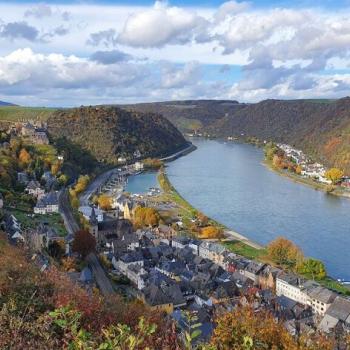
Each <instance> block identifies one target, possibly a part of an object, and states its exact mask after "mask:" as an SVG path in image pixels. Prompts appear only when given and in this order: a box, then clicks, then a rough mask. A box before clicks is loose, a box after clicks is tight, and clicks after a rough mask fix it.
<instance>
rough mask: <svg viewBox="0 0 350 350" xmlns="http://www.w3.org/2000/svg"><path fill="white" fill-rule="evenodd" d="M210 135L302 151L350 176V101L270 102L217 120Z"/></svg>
mask: <svg viewBox="0 0 350 350" xmlns="http://www.w3.org/2000/svg"><path fill="white" fill-rule="evenodd" d="M205 130H206V132H207V133H209V134H210V135H215V136H218V137H227V136H241V135H242V134H244V136H245V137H257V138H258V139H260V140H273V141H278V142H285V143H288V144H290V145H294V146H295V147H298V148H301V149H303V150H304V151H306V152H307V153H308V154H310V155H312V156H314V157H315V158H316V159H319V160H321V161H322V162H324V163H325V164H326V165H328V166H336V167H340V168H342V169H344V170H345V171H346V172H347V173H349V174H350V98H348V97H347V98H342V99H339V100H336V101H322V100H299V101H298V100H294V101H281V100H266V101H262V102H260V103H256V104H251V105H246V106H244V108H242V109H241V110H239V111H236V112H235V113H232V114H230V115H227V116H225V117H224V118H220V119H218V120H216V121H215V122H214V123H211V124H210V125H208V126H207V127H206V129H205Z"/></svg>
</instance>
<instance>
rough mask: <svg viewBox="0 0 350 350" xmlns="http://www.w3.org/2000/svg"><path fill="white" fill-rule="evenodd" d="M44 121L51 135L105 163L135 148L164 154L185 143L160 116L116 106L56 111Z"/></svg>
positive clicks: (130, 152)
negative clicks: (68, 142)
mask: <svg viewBox="0 0 350 350" xmlns="http://www.w3.org/2000/svg"><path fill="white" fill-rule="evenodd" d="M47 122H48V131H49V133H50V135H51V137H53V138H54V139H57V138H62V137H64V138H66V139H67V140H69V141H70V142H72V143H74V144H76V145H79V146H80V147H81V148H83V149H84V150H86V151H89V153H91V155H92V156H94V157H95V158H96V159H97V160H99V161H101V162H106V163H115V162H116V161H117V159H118V157H121V156H122V157H126V158H128V157H132V156H133V154H134V152H136V153H138V152H137V151H139V152H140V153H141V156H142V157H149V156H164V155H167V154H169V153H171V152H174V151H177V150H179V149H181V148H183V147H185V146H186V144H187V142H186V140H185V138H184V137H183V136H182V134H181V133H180V132H179V131H178V130H177V129H176V128H175V127H174V126H173V125H172V124H171V123H170V122H169V121H168V120H166V119H165V118H163V117H162V116H160V115H157V114H154V113H140V112H130V111H127V110H123V109H120V108H118V107H103V106H99V107H80V108H74V109H66V110H58V111H56V112H54V113H52V115H51V116H50V117H49V118H48V121H47Z"/></svg>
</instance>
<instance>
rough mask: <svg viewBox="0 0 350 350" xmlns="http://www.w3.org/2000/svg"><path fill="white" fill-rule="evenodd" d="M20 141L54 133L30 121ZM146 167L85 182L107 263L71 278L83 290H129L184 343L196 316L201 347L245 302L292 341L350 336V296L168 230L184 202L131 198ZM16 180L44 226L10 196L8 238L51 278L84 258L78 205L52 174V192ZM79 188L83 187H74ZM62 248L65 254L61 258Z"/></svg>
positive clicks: (310, 170)
mask: <svg viewBox="0 0 350 350" xmlns="http://www.w3.org/2000/svg"><path fill="white" fill-rule="evenodd" d="M10 132H13V130H12V131H10ZM17 133H19V134H17ZM37 133H39V134H40V137H38V135H37ZM16 135H21V137H22V136H23V137H25V138H29V139H30V140H31V142H33V143H37V142H39V144H42V143H44V144H48V143H49V141H48V138H47V136H46V131H45V128H43V127H40V129H37V128H35V127H33V126H32V125H31V124H29V123H28V124H24V125H23V127H22V129H21V131H20V132H18V130H17V131H16ZM2 147H3V148H7V147H9V145H8V144H2ZM278 147H280V148H281V149H283V151H284V152H286V154H287V155H288V156H289V157H292V158H293V159H295V161H296V163H297V164H300V165H303V166H304V169H305V170H304V175H305V176H311V175H310V174H312V176H316V174H317V176H318V178H319V180H320V181H326V180H323V179H324V177H323V174H324V169H323V167H322V166H321V165H319V164H316V165H315V164H313V165H310V166H309V165H307V164H308V161H307V159H306V157H305V156H304V155H303V153H302V152H301V151H298V150H295V149H292V148H290V147H289V146H287V145H278ZM135 158H139V155H138V156H137V157H135ZM57 160H58V161H59V162H64V157H63V156H58V157H57ZM121 162H122V163H124V162H125V160H124V159H123V160H121ZM143 170H144V163H143V162H142V161H139V160H138V161H135V162H134V163H131V164H130V165H125V164H124V165H123V164H121V165H120V166H119V167H118V168H116V169H112V170H109V171H107V172H106V173H104V174H102V175H100V176H98V177H97V178H96V179H94V180H93V181H92V182H90V183H89V184H88V182H89V181H88V180H86V183H85V186H84V188H83V190H82V191H81V192H80V193H79V206H78V208H76V214H77V215H79V216H80V218H81V219H82V220H83V226H84V227H85V228H86V232H87V233H89V234H90V235H91V236H92V237H94V242H95V245H94V247H93V248H92V249H91V251H89V252H88V253H94V251H95V252H96V255H95V257H96V256H97V257H98V260H97V259H96V261H97V262H94V263H92V260H88V261H89V263H88V264H85V265H84V267H83V268H82V269H81V270H80V271H79V269H78V270H77V269H73V271H69V272H67V275H68V276H69V277H70V279H71V280H72V281H73V282H74V283H76V284H78V285H79V286H81V287H83V288H85V289H86V290H88V291H92V289H93V288H94V287H95V286H96V287H99V288H100V290H101V292H102V294H104V295H105V296H108V295H110V293H115V292H118V293H122V294H123V295H124V296H125V297H126V298H128V299H138V300H140V301H142V302H143V303H144V304H146V305H147V306H148V307H149V308H150V309H152V310H155V311H157V312H164V313H165V314H167V315H168V316H167V317H170V318H171V319H172V320H174V321H175V322H176V324H177V326H178V327H179V329H180V336H181V337H184V336H185V332H186V331H187V330H188V329H187V327H188V324H187V322H186V316H185V315H186V314H185V313H184V311H188V312H191V313H195V314H196V315H197V317H198V324H199V330H200V335H199V336H198V337H196V339H193V343H194V344H196V343H199V342H205V341H208V340H209V339H210V337H211V335H212V333H213V330H214V328H215V321H214V320H215V317H216V316H217V315H220V314H223V313H225V312H228V311H230V310H233V309H235V308H236V307H238V306H245V305H250V306H251V307H253V308H254V310H255V312H259V310H268V311H269V312H271V313H272V315H273V316H274V317H275V319H276V320H279V321H281V322H283V323H284V325H285V327H286V329H287V330H288V331H289V332H290V334H292V335H293V336H294V335H298V334H299V333H301V332H303V333H306V334H314V333H316V332H323V333H325V334H327V333H332V332H334V331H335V330H337V332H340V333H346V332H349V331H350V299H349V298H347V297H346V296H344V295H340V294H339V293H337V292H336V291H333V290H329V289H327V288H325V287H323V286H321V285H320V284H319V283H317V282H316V281H314V280H308V279H306V278H303V277H301V276H299V275H297V274H295V273H292V272H289V271H284V270H283V269H281V268H278V267H275V266H272V265H270V264H267V263H263V262H259V261H255V260H253V259H248V258H246V257H244V256H241V255H239V254H236V253H234V252H232V251H230V250H229V249H227V248H226V247H225V246H224V245H222V244H221V243H220V239H219V240H218V239H199V238H196V237H193V236H190V235H186V234H184V230H182V229H181V228H182V227H183V221H182V218H181V217H176V218H175V219H174V220H173V223H172V224H171V223H169V222H168V223H165V222H163V223H162V222H161V221H160V220H159V218H158V217H157V213H160V212H161V211H162V210H164V208H166V209H169V208H172V207H174V206H176V204H174V203H171V202H169V203H164V202H163V201H157V198H158V197H159V196H160V195H161V193H162V191H161V190H160V189H158V188H151V189H149V191H148V193H146V194H140V193H138V194H137V193H134V194H128V193H125V191H124V189H125V184H126V182H127V179H128V176H130V175H135V174H139V173H140V172H142V171H143ZM17 176H18V181H19V182H20V183H22V184H23V186H24V193H25V194H27V195H29V196H31V197H32V198H33V199H34V200H35V201H36V204H35V205H34V208H33V214H32V216H33V217H34V216H36V217H38V216H39V217H42V218H43V219H42V220H39V222H38V224H37V226H35V227H31V228H28V227H24V225H23V224H22V223H21V221H20V220H19V219H18V218H17V217H16V216H15V215H14V214H12V213H11V210H6V207H7V205H6V198H4V196H2V197H1V201H0V204H1V207H2V208H5V215H4V220H3V227H4V229H5V232H6V233H7V237H8V239H9V241H10V242H11V243H13V244H16V245H24V246H26V247H28V248H29V249H30V251H31V252H32V256H33V259H35V260H36V261H37V263H38V264H39V267H40V269H41V270H42V271H44V270H47V269H50V264H51V263H50V261H51V258H52V257H55V256H57V255H59V254H60V255H61V256H63V257H64V259H69V258H72V259H77V260H79V259H80V258H81V254H82V253H81V252H80V253H79V252H77V251H76V250H74V249H72V247H73V245H74V241H77V237H75V236H76V233H77V231H78V230H79V225H78V224H77V223H76V222H75V219H74V218H72V217H71V215H70V213H69V211H70V210H71V209H68V211H67V208H69V206H70V204H69V203H67V200H66V194H67V191H66V189H65V188H64V186H61V187H60V188H58V189H57V190H55V188H57V186H55V184H57V181H58V180H57V177H56V176H55V174H53V173H52V171H46V172H44V173H43V175H42V177H43V179H44V180H45V181H43V182H42V183H44V184H45V185H44V186H43V185H42V183H40V181H38V180H37V179H36V178H33V177H32V178H30V176H29V175H28V174H27V173H25V172H19V173H18V174H17ZM79 184H80V180H78V182H76V183H75V185H73V186H72V188H75V189H76V188H77V187H78V185H79ZM74 186H75V187H74ZM101 198H105V199H108V203H107V205H106V204H105V205H103V204H102V201H100V199H101ZM103 206H104V208H102V207H103ZM140 208H144V209H151V210H153V211H151V213H152V214H153V215H154V216H155V221H153V222H152V223H151V222H146V221H147V220H145V222H142V223H141V224H140V223H138V224H137V225H136V222H137V220H136V217H137V215H138V213H139V212H140ZM51 215H61V216H62V218H63V221H64V224H65V227H66V231H67V232H66V234H63V235H62V234H61V233H59V232H58V230H57V227H55V225H52V224H50V222H49V220H47V219H48V218H50V217H51ZM195 220H197V218H195V217H194V218H193V221H195ZM62 247H64V249H63V248H62ZM60 249H61V250H62V249H63V251H62V252H59V251H60ZM90 259H92V258H91V257H90ZM94 264H97V266H98V267H96V266H95V265H94ZM101 267H102V268H101Z"/></svg>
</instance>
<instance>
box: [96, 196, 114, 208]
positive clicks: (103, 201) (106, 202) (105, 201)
mask: <svg viewBox="0 0 350 350" xmlns="http://www.w3.org/2000/svg"><path fill="white" fill-rule="evenodd" d="M97 203H98V205H99V206H100V208H101V209H103V210H111V209H112V198H111V197H110V196H107V195H106V194H101V196H99V197H98V199H97Z"/></svg>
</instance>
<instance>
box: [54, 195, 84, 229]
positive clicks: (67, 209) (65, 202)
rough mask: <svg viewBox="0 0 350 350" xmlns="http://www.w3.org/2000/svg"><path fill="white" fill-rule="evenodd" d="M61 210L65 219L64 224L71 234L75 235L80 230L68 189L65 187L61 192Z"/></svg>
mask: <svg viewBox="0 0 350 350" xmlns="http://www.w3.org/2000/svg"><path fill="white" fill-rule="evenodd" d="M58 198H59V211H60V214H61V216H62V218H63V221H64V226H65V227H66V230H67V232H68V233H69V234H71V235H74V234H75V232H77V231H78V230H79V225H78V224H77V222H76V220H75V217H74V215H73V213H72V210H71V206H70V203H69V194H68V190H67V189H64V190H62V191H61V192H60V194H59V197H58Z"/></svg>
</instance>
